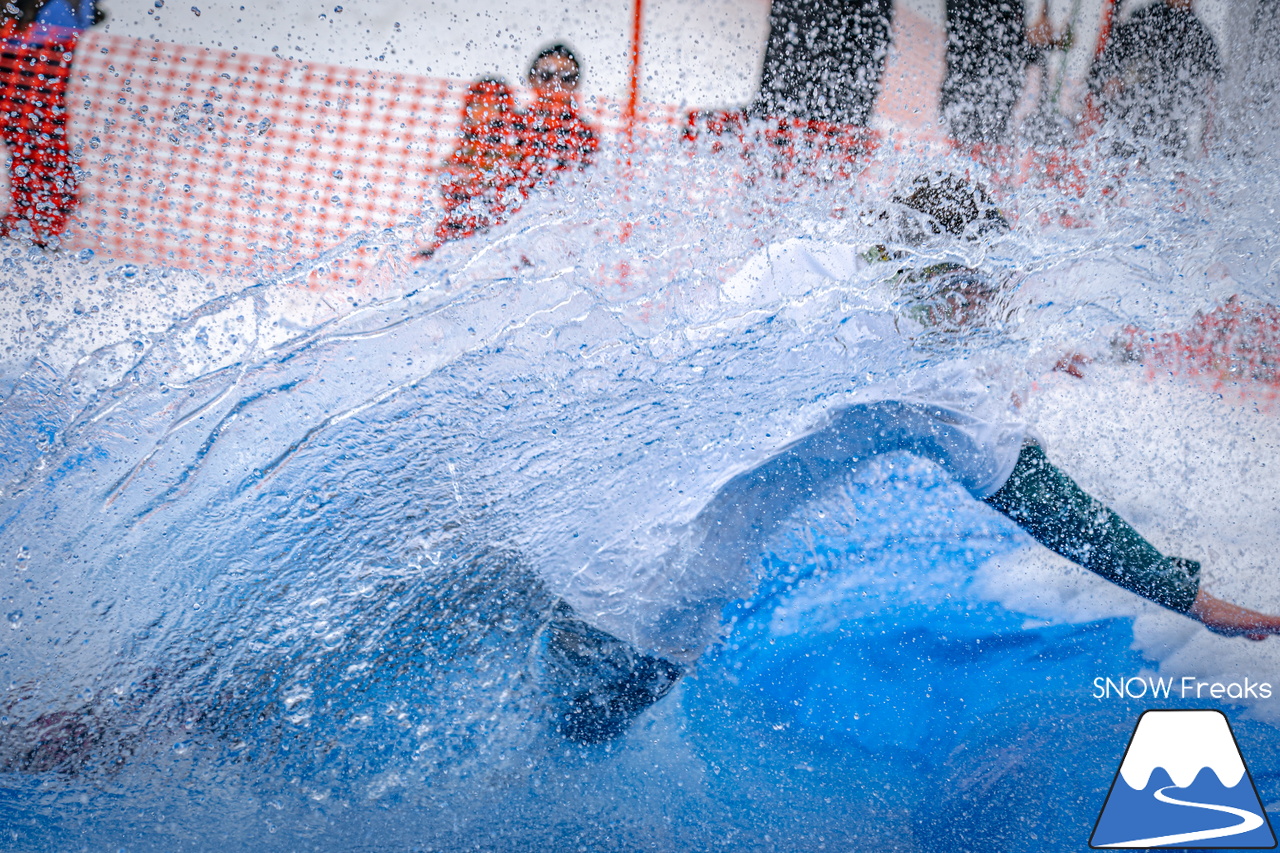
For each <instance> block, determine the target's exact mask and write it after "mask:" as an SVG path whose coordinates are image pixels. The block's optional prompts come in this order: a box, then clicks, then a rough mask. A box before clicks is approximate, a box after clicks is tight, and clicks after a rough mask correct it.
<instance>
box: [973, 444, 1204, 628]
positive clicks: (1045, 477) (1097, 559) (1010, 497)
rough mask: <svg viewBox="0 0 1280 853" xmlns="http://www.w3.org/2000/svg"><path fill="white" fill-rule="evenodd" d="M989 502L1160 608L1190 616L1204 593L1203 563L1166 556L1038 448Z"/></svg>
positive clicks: (1025, 454)
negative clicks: (1163, 607)
mask: <svg viewBox="0 0 1280 853" xmlns="http://www.w3.org/2000/svg"><path fill="white" fill-rule="evenodd" d="M986 501H987V503H989V504H990V505H991V506H993V507H995V508H996V509H998V510H999V511H1000V512H1002V513H1004V514H1005V515H1007V516H1008V517H1009V518H1011V519H1013V520H1014V521H1015V522H1016V523H1017V524H1018V526H1019V527H1021V528H1022V529H1023V530H1025V531H1027V532H1028V533H1030V534H1031V536H1032V537H1033V538H1034V539H1035V540H1036V541H1037V542H1039V543H1040V544H1042V545H1044V546H1045V547H1046V548H1048V549H1050V550H1051V551H1054V552H1055V553H1058V554H1061V555H1062V556H1063V557H1066V558H1067V559H1068V560H1071V561H1072V562H1073V563H1077V564H1079V565H1081V566H1084V567H1085V568H1086V569H1088V570H1089V571H1091V572H1096V573H1098V574H1100V575H1102V576H1103V577H1104V578H1106V579H1107V580H1109V581H1111V582H1112V583H1115V584H1119V585H1120V586H1122V587H1124V588H1125V589H1127V590H1129V591H1131V592H1136V593H1137V594H1138V595H1141V596H1142V597H1143V598H1146V599H1150V600H1151V601H1154V602H1156V603H1157V604H1162V605H1164V606H1165V607H1168V608H1170V609H1173V610H1176V611H1178V612H1179V613H1186V612H1187V611H1188V610H1190V609H1191V605H1192V603H1193V602H1194V601H1195V599H1196V593H1197V592H1199V589H1200V564H1199V563H1197V562H1196V561H1195V560H1186V559H1182V558H1180V557H1166V556H1164V555H1163V554H1161V553H1160V552H1159V551H1157V550H1156V549H1155V548H1154V547H1153V546H1152V545H1151V543H1150V542H1148V541H1147V540H1145V539H1143V538H1142V537H1141V536H1139V535H1138V532H1137V531H1136V530H1134V529H1133V528H1132V527H1130V526H1129V524H1128V522H1126V521H1125V520H1124V519H1122V518H1121V517H1120V516H1118V515H1116V514H1115V513H1114V512H1113V511H1112V510H1110V509H1108V508H1107V507H1106V506H1104V505H1103V504H1102V503H1101V502H1100V501H1098V500H1096V499H1094V498H1092V497H1090V496H1089V495H1087V494H1085V493H1084V491H1083V490H1082V489H1081V488H1080V487H1079V486H1077V485H1076V484H1075V482H1074V481H1072V479H1071V478H1070V477H1068V476H1067V475H1066V474H1064V473H1062V472H1061V471H1060V470H1058V469H1057V468H1055V467H1054V466H1053V465H1052V464H1051V463H1050V462H1049V460H1048V458H1047V457H1046V456H1045V453H1044V450H1042V449H1041V448H1040V446H1039V445H1038V444H1028V445H1026V446H1024V447H1023V448H1022V453H1021V455H1019V457H1018V464H1017V465H1016V466H1015V467H1014V469H1013V474H1011V475H1010V476H1009V479H1008V481H1006V482H1005V484H1004V485H1003V486H1001V487H1000V490H999V491H997V492H996V493H995V494H994V495H991V497H989V498H987V499H986Z"/></svg>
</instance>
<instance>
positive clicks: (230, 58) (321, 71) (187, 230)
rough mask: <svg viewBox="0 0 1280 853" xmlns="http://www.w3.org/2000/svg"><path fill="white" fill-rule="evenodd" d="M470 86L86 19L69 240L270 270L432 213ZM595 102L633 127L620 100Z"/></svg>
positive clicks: (592, 115) (663, 110)
mask: <svg viewBox="0 0 1280 853" xmlns="http://www.w3.org/2000/svg"><path fill="white" fill-rule="evenodd" d="M467 86H468V84H467V83H466V82H463V81H457V80H447V79H441V78H433V77H426V76H418V75H411V74H402V73H392V72H383V71H374V70H362V69H356V68H349V67H344V66H333V65H322V64H319V63H306V62H291V61H285V60H282V59H278V58H274V57H264V56H256V55H247V54H241V53H236V52H232V51H225V50H217V49H212V48H195V47H189V46H184V45H175V44H165V43H160V42H149V41H140V40H136V39H130V38H125V37H119V36H103V35H99V34H93V33H90V34H86V36H85V38H84V39H83V41H82V43H81V45H80V47H79V49H78V50H77V51H76V55H75V62H74V68H73V70H72V81H71V86H70V93H69V103H70V104H71V107H72V114H73V136H74V138H75V139H76V140H77V142H78V143H80V149H79V152H78V157H79V166H80V168H81V170H82V171H83V173H84V174H85V175H87V176H88V178H87V180H86V182H85V185H84V188H83V190H82V194H81V204H80V206H79V209H78V210H77V211H76V217H77V221H75V222H74V223H73V225H72V226H71V227H70V228H69V229H68V231H67V233H66V234H65V235H64V245H66V246H68V247H70V248H93V249H95V250H101V251H105V252H107V253H108V254H109V255H111V256H113V257H120V258H127V259H129V260H132V261H136V262H140V263H147V262H154V263H161V264H166V265H169V266H178V267H190V268H206V269H210V268H211V269H219V270H225V271H235V272H241V273H247V274H261V273H270V272H277V271H280V270H283V269H287V268H289V267H290V266H291V265H292V264H294V263H295V262H297V261H298V260H301V259H306V258H311V257H315V256H316V255H318V254H319V253H321V252H323V251H324V250H326V249H329V248H332V247H334V246H336V245H338V244H339V243H341V242H342V240H343V239H344V238H347V237H348V236H350V235H351V234H353V233H356V232H370V231H376V230H377V229H382V228H386V227H388V226H391V225H396V224H399V223H404V222H406V221H407V220H410V219H412V218H414V217H417V216H422V215H423V214H424V213H426V214H428V215H429V217H430V218H434V216H432V215H431V214H432V212H433V211H434V212H435V213H438V210H439V201H440V198H439V184H440V176H439V174H438V173H439V171H440V170H441V168H442V166H443V165H444V164H445V162H446V160H447V158H448V157H449V155H450V152H451V150H452V149H453V147H454V145H455V142H456V138H457V136H458V129H459V125H460V116H461V109H462V104H463V96H464V94H465V92H466V90H467ZM583 112H584V115H585V117H586V119H587V121H588V122H590V123H592V124H594V126H596V127H597V128H599V129H600V130H601V132H602V135H603V136H604V138H605V139H606V140H607V141H609V142H610V143H611V144H612V143H613V142H615V141H616V140H617V139H618V138H619V137H620V135H621V133H622V130H623V128H622V127H621V123H622V116H623V108H622V105H621V104H615V103H609V102H602V103H593V104H587V105H585V107H584V110H583ZM677 112H678V111H677V110H676V109H675V108H671V107H653V108H650V109H648V110H647V111H645V112H642V113H641V114H640V115H639V117H638V118H639V122H640V126H641V128H642V129H647V130H651V131H657V130H658V129H663V130H664V131H665V132H669V128H671V127H672V126H674V125H676V123H677V120H678V119H677ZM429 236H430V235H429V234H428V235H424V242H428V239H429ZM348 260H350V259H348ZM357 266H358V263H357Z"/></svg>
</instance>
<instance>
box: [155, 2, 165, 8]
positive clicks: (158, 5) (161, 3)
mask: <svg viewBox="0 0 1280 853" xmlns="http://www.w3.org/2000/svg"><path fill="white" fill-rule="evenodd" d="M156 8H157V9H163V8H164V0H156Z"/></svg>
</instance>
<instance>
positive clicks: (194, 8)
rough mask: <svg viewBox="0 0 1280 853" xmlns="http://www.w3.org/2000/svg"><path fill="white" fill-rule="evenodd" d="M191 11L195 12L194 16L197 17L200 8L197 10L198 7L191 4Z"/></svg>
mask: <svg viewBox="0 0 1280 853" xmlns="http://www.w3.org/2000/svg"><path fill="white" fill-rule="evenodd" d="M191 11H192V12H194V13H195V16H196V17H197V18H198V17H200V10H199V9H198V8H196V7H195V6H192V7H191Z"/></svg>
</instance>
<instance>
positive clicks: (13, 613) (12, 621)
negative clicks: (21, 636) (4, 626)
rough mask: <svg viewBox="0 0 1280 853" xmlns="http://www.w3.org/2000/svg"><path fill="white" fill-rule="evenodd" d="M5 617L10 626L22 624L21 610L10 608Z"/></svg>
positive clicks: (15, 626)
mask: <svg viewBox="0 0 1280 853" xmlns="http://www.w3.org/2000/svg"><path fill="white" fill-rule="evenodd" d="M5 618H6V619H8V620H9V625H10V626H11V627H14V628H17V627H18V626H19V625H21V624H22V611H21V610H10V611H9V615H8V616H6V617H5Z"/></svg>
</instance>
